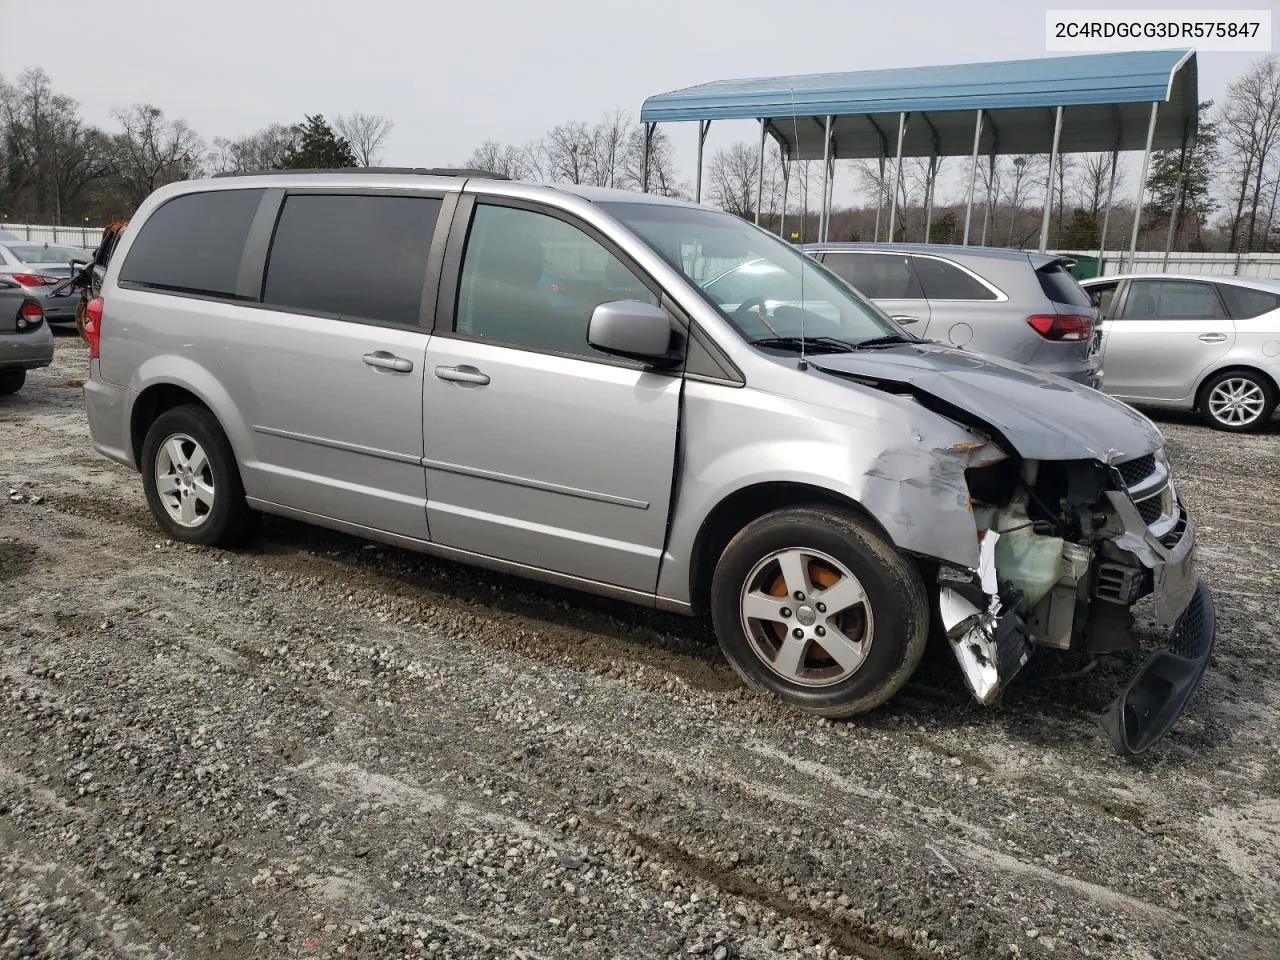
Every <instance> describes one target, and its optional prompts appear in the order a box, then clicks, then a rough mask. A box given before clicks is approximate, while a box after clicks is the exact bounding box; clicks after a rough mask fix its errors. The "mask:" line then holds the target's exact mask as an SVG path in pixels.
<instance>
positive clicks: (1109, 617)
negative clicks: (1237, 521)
mask: <svg viewBox="0 0 1280 960" xmlns="http://www.w3.org/2000/svg"><path fill="white" fill-rule="evenodd" d="M816 363H818V364H820V365H821V368H822V369H823V370H824V371H825V372H828V373H831V374H834V375H836V376H839V377H842V378H844V379H846V380H849V381H853V382H856V383H860V384H862V385H864V386H867V387H871V388H873V389H875V390H877V391H880V392H885V393H890V394H895V395H898V396H904V397H909V398H910V399H911V400H912V401H914V402H915V403H916V404H918V405H919V406H921V407H924V408H926V409H928V410H929V411H931V412H932V413H934V414H937V415H939V416H942V417H944V418H946V419H948V420H951V421H952V422H953V423H957V424H959V425H961V426H963V427H964V428H966V430H967V431H968V432H969V434H970V435H971V436H972V437H973V438H974V442H973V443H962V444H959V445H957V448H956V449H955V450H950V451H936V453H937V454H939V455H941V461H946V462H950V461H951V460H952V459H953V458H952V457H951V456H948V454H960V455H962V456H963V468H962V469H963V477H964V485H965V486H967V490H968V497H967V507H968V509H969V512H970V514H971V515H972V518H973V523H974V527H975V530H974V532H975V534H976V536H977V538H978V548H977V550H976V551H974V550H973V549H972V548H970V549H969V550H968V551H966V553H967V554H968V555H969V556H975V554H976V558H977V559H976V565H975V566H974V567H972V568H970V567H969V566H967V565H964V566H962V565H960V564H957V563H954V562H950V563H947V562H943V563H940V564H939V566H938V575H937V592H938V606H939V613H940V616H941V620H942V624H943V627H944V628H945V630H946V634H947V639H948V641H949V643H950V645H951V648H952V650H953V651H954V653H955V655H956V658H957V660H958V661H959V664H960V668H961V671H962V672H963V674H964V677H965V681H966V682H967V684H968V686H969V688H970V690H971V691H972V692H973V695H974V697H976V698H977V700H978V701H979V702H981V703H983V704H986V705H990V704H993V703H995V702H996V701H997V700H998V699H999V697H1000V694H1001V691H1003V690H1004V688H1005V687H1006V686H1007V685H1008V683H1009V681H1010V680H1011V679H1012V678H1013V677H1014V676H1015V675H1016V674H1017V673H1018V671H1019V670H1020V669H1022V667H1023V666H1024V665H1025V664H1026V663H1027V661H1028V659H1029V658H1030V657H1031V655H1032V654H1033V652H1034V651H1035V650H1036V649H1037V648H1040V647H1047V648H1050V649H1053V650H1083V651H1086V652H1089V653H1113V652H1118V651H1125V650H1137V649H1139V642H1138V640H1137V638H1136V637H1135V635H1134V631H1133V626H1134V616H1133V606H1134V604H1136V603H1137V602H1138V601H1140V600H1143V599H1144V598H1148V597H1149V598H1151V599H1152V601H1153V606H1154V615H1155V619H1156V621H1157V623H1158V624H1159V626H1160V627H1161V628H1162V629H1164V630H1167V631H1168V641H1167V643H1166V645H1165V647H1164V648H1163V649H1160V650H1157V651H1155V652H1154V653H1152V654H1151V655H1150V656H1149V657H1148V658H1147V659H1146V661H1145V662H1144V663H1143V664H1142V666H1141V667H1140V668H1139V669H1138V670H1137V672H1136V673H1135V674H1134V675H1133V677H1132V678H1131V679H1130V681H1129V682H1128V683H1127V684H1126V686H1125V688H1124V689H1123V691H1122V692H1121V693H1120V695H1119V697H1117V698H1116V700H1115V702H1114V703H1112V704H1111V706H1110V707H1109V708H1108V710H1107V711H1106V712H1105V713H1104V715H1103V717H1102V725H1103V727H1104V729H1106V731H1107V732H1108V734H1109V735H1110V737H1111V740H1112V742H1113V743H1114V745H1115V747H1116V749H1117V750H1118V751H1119V752H1120V753H1122V754H1126V755H1131V756H1132V755H1138V754H1141V753H1143V752H1145V751H1146V750H1147V749H1148V748H1150V747H1151V745H1152V744H1153V743H1155V742H1156V741H1157V740H1159V739H1160V738H1161V737H1162V736H1164V735H1165V734H1166V733H1167V732H1168V731H1169V729H1170V728H1171V727H1172V726H1173V724H1174V723H1175V722H1176V721H1177V719H1178V717H1180V716H1181V715H1182V713H1183V712H1184V711H1185V710H1186V708H1187V707H1188V705H1189V704H1190V701H1191V698H1192V696H1193V695H1194V693H1195V691H1196V689H1197V688H1198V686H1199V684H1200V681H1201V680H1202V679H1203V677H1204V673H1205V670H1206V668H1207V667H1208V663H1209V657H1210V654H1211V652H1212V648H1213V641H1214V628H1215V624H1214V608H1213V600H1212V598H1211V597H1210V595H1209V592H1208V590H1206V589H1205V587H1204V586H1203V585H1202V584H1201V583H1200V582H1199V580H1198V579H1197V577H1196V574H1195V559H1194V555H1195V541H1196V532H1195V527H1194V525H1193V524H1192V522H1191V519H1190V517H1189V516H1188V515H1187V512H1186V510H1185V508H1184V507H1183V504H1182V501H1181V500H1180V499H1179V497H1178V493H1177V489H1176V487H1175V485H1174V482H1173V477H1172V474H1171V472H1170V470H1169V464H1168V461H1167V458H1166V455H1165V451H1164V438H1163V437H1162V436H1161V434H1160V432H1159V430H1157V429H1156V428H1155V426H1154V425H1153V424H1152V423H1151V422H1150V421H1149V420H1148V419H1147V418H1145V417H1143V416H1142V415H1141V414H1139V413H1138V412H1137V411H1135V410H1133V409H1132V408H1131V407H1128V406H1126V405H1124V404H1122V403H1120V402H1119V401H1117V400H1114V399H1112V398H1110V397H1107V396H1105V395H1103V394H1101V393H1099V392H1097V391H1095V390H1090V389H1087V388H1084V387H1080V386H1078V385H1076V384H1070V383H1066V382H1065V381H1061V380H1058V379H1057V378H1047V377H1042V376H1039V375H1036V374H1033V373H1031V372H1029V371H1025V370H1021V369H1019V368H1016V367H1014V366H1012V365H1009V364H1005V363H1003V362H1001V361H997V360H994V359H992V358H987V357H979V356H975V355H970V354H964V353H962V352H960V351H954V350H947V349H946V348H943V347H939V346H937V345H932V344H927V343H911V344H909V345H903V346H901V347H895V348H891V349H888V350H884V351H880V352H878V353H876V354H875V355H871V356H867V355H861V354H844V355H836V356H831V357H827V356H824V357H822V358H821V360H819V361H816ZM957 466H959V464H957ZM944 472H946V473H947V475H948V477H950V468H949V467H948V468H946V469H945V471H944ZM954 479H955V481H956V485H959V478H958V477H957V478H954ZM948 499H949V498H948ZM965 499H966V498H965V497H964V496H963V495H962V496H961V497H960V500H961V503H962V504H964V503H965ZM938 503H939V505H940V506H941V504H942V500H939V501H938ZM948 509H950V508H949V507H948ZM934 519H935V520H936V519H939V518H937V517H936V516H935V518H934ZM948 529H951V527H950V526H948ZM954 552H955V551H953V553H954Z"/></svg>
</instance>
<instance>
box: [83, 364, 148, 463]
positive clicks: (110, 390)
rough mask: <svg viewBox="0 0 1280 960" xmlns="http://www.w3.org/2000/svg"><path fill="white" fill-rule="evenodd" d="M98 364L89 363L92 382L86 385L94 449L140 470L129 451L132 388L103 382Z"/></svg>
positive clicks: (87, 411) (85, 404)
mask: <svg viewBox="0 0 1280 960" xmlns="http://www.w3.org/2000/svg"><path fill="white" fill-rule="evenodd" d="M98 363H99V361H97V360H90V361H89V378H88V379H87V380H85V382H84V406H85V413H86V414H87V415H88V419H89V435H90V436H91V437H92V439H93V449H94V450H96V451H98V453H100V454H102V455H103V456H104V457H106V458H107V459H108V460H114V461H115V462H116V463H120V464H123V465H124V466H126V467H131V468H134V469H137V465H136V464H135V463H134V462H133V459H132V457H131V456H130V449H129V448H130V444H129V411H130V404H129V388H128V387H120V386H116V385H115V384H114V383H107V382H106V381H105V380H103V379H102V376H101V375H100V373H99V369H98Z"/></svg>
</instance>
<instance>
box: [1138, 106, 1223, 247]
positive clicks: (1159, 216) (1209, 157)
mask: <svg viewBox="0 0 1280 960" xmlns="http://www.w3.org/2000/svg"><path fill="white" fill-rule="evenodd" d="M1212 106H1213V101H1212V100H1206V101H1204V102H1203V103H1201V104H1200V108H1199V109H1200V132H1199V134H1198V135H1197V136H1196V142H1195V145H1194V146H1192V147H1189V148H1188V149H1187V157H1186V161H1185V164H1184V165H1183V168H1182V173H1181V176H1179V171H1178V166H1179V158H1180V151H1178V150H1163V151H1161V152H1160V153H1157V154H1154V155H1153V156H1152V159H1151V176H1150V177H1148V178H1147V189H1148V190H1150V191H1151V200H1150V201H1149V202H1148V204H1147V208H1146V209H1147V212H1148V213H1149V214H1150V215H1151V226H1152V227H1154V228H1157V229H1164V230H1167V229H1168V226H1169V216H1170V214H1171V213H1172V212H1173V210H1174V208H1175V207H1177V214H1178V222H1177V232H1178V236H1179V237H1181V236H1183V235H1184V234H1185V233H1186V232H1187V231H1191V232H1193V233H1194V234H1195V236H1196V238H1197V239H1199V237H1200V231H1201V228H1202V227H1203V226H1204V224H1205V221H1207V220H1208V218H1209V214H1210V213H1212V212H1213V211H1214V210H1216V209H1217V207H1218V203H1217V201H1216V200H1214V199H1213V197H1212V195H1211V191H1212V189H1213V179H1214V174H1215V172H1216V170H1217V166H1218V128H1217V124H1216V123H1214V122H1212V121H1210V120H1209V119H1208V113H1209V109H1210V108H1211V107H1212ZM1179 186H1181V194H1179ZM1174 246H1175V247H1176V246H1177V237H1175V238H1174Z"/></svg>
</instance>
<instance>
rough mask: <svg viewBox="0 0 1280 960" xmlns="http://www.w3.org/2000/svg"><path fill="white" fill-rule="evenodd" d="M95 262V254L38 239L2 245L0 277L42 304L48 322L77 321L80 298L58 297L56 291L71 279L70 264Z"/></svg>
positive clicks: (68, 295) (74, 295)
mask: <svg viewBox="0 0 1280 960" xmlns="http://www.w3.org/2000/svg"><path fill="white" fill-rule="evenodd" d="M92 259H93V254H92V253H90V252H89V251H88V250H82V249H81V248H79V247H68V246H63V245H61V244H56V243H44V242H43V241H39V240H10V241H6V242H0V276H8V277H11V278H12V279H14V280H16V281H17V282H18V283H20V284H22V286H23V287H24V288H26V291H27V293H28V294H29V295H30V296H31V297H33V298H34V299H35V300H36V301H38V302H39V304H40V306H41V307H42V308H43V310H44V315H45V319H46V320H48V322H49V323H57V324H63V323H68V324H72V323H75V322H76V303H77V302H78V301H79V299H80V298H79V296H78V295H77V294H73V293H70V292H68V293H61V294H60V295H58V294H57V291H55V290H54V288H55V287H56V286H57V285H58V284H59V283H60V282H61V281H63V280H65V279H66V278H67V277H69V276H71V261H73V260H75V261H78V262H79V263H82V264H83V263H87V262H89V261H90V260H92Z"/></svg>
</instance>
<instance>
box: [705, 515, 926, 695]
mask: <svg viewBox="0 0 1280 960" xmlns="http://www.w3.org/2000/svg"><path fill="white" fill-rule="evenodd" d="M711 616H712V621H713V623H714V625H715V630H716V636H717V637H718V639H719V641H720V646H721V649H722V650H723V651H724V654H725V656H726V657H727V658H728V660H729V662H730V664H732V665H733V667H734V669H736V670H737V671H738V673H739V674H740V675H741V676H742V677H743V679H744V680H746V681H747V682H748V683H750V684H752V685H753V686H755V687H758V688H760V689H762V690H766V691H768V692H770V693H773V694H774V695H776V696H777V697H779V698H780V699H781V700H783V701H785V702H786V703H788V704H790V705H791V706H793V707H796V708H797V709H800V710H803V711H805V712H806V713H813V714H818V715H820V716H825V717H849V716H854V715H855V714H859V713H865V712H867V711H868V710H873V709H875V708H876V707H878V706H880V705H881V704H882V703H884V702H885V701H886V700H888V699H889V698H890V697H892V696H893V695H894V694H895V693H897V692H898V690H900V689H901V688H902V686H903V684H905V683H906V682H907V680H908V679H909V678H910V677H911V674H912V673H913V672H915V669H916V667H917V665H918V664H919V663H920V658H921V657H922V656H923V654H924V650H925V645H926V642H927V640H928V632H929V605H928V599H927V596H926V593H925V589H924V584H923V583H922V581H921V579H920V575H919V573H918V572H917V571H916V568H915V567H914V565H913V564H911V563H910V562H909V561H908V560H907V559H906V558H904V557H903V556H902V555H901V554H899V553H898V551H897V550H896V549H894V547H893V545H892V544H890V543H888V542H886V541H885V540H884V538H883V537H881V536H880V535H879V534H878V533H877V532H876V531H874V530H873V529H872V528H871V526H870V525H869V524H867V523H866V522H865V521H864V520H862V519H861V518H860V517H858V516H857V515H856V514H854V513H852V512H849V511H844V510H839V509H833V508H829V507H819V506H806V507H791V508H787V509H783V510H777V511H774V512H773V513H769V514H766V515H765V516H763V517H761V518H759V519H758V520H755V521H754V522H752V523H751V524H749V525H747V527H745V528H744V529H743V530H742V531H741V532H739V533H738V534H737V536H735V537H734V538H733V539H732V540H731V541H730V542H729V544H728V546H727V547H725V549H724V552H723V553H722V554H721V557H720V561H719V563H718V564H717V565H716V570H715V573H714V575H713V577H712V582H711Z"/></svg>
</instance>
